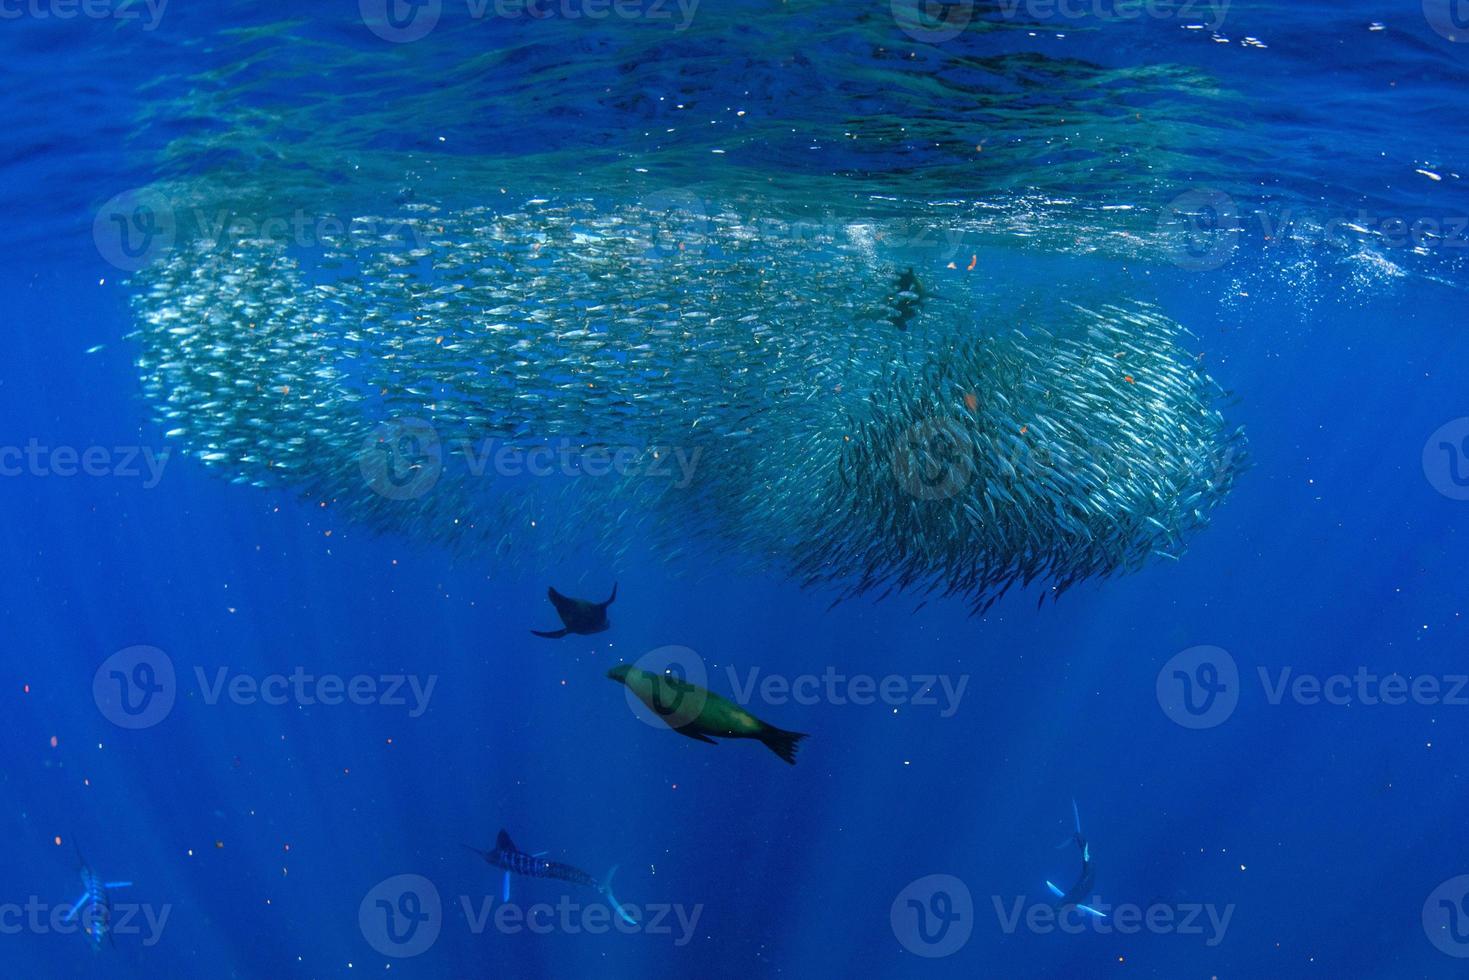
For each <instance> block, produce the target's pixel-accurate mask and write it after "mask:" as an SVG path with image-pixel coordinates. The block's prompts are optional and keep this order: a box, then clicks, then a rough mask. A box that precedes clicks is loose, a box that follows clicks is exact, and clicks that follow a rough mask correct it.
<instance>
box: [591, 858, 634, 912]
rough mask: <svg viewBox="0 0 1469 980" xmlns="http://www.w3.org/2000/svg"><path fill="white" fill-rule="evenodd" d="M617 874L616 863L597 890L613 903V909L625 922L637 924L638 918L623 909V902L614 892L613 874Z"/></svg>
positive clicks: (608, 870) (609, 869)
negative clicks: (618, 899)
mask: <svg viewBox="0 0 1469 980" xmlns="http://www.w3.org/2000/svg"><path fill="white" fill-rule="evenodd" d="M615 874H617V865H615V864H614V865H613V866H612V867H610V868H608V869H607V877H605V878H603V879H602V883H601V884H600V885H598V886H597V891H599V892H601V893H602V895H603V896H604V897H605V898H606V899H607V901H608V902H609V903H610V904H611V906H612V908H613V911H615V912H616V913H617V914H618V916H619V917H620V918H621V919H622V921H623V922H626V923H627V924H628V925H630V926H635V925H637V924H638V920H637V919H634V918H633V917H632V916H630V915H628V914H627V911H626V910H625V909H623V907H622V905H621V903H619V902H618V901H617V896H615V895H613V894H612V876H613V875H615Z"/></svg>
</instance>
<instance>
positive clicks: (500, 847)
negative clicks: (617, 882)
mask: <svg viewBox="0 0 1469 980" xmlns="http://www.w3.org/2000/svg"><path fill="white" fill-rule="evenodd" d="M463 846H464V847H465V848H466V849H468V850H471V851H473V852H474V853H476V854H478V855H479V856H480V857H482V858H484V859H485V861H486V862H487V863H488V864H490V865H492V866H493V867H496V868H499V869H500V870H501V871H503V872H505V877H504V881H503V884H502V886H501V893H500V897H501V901H505V902H508V901H510V876H511V875H512V874H517V875H524V876H525V877H527V878H553V879H555V880H556V881H569V882H571V883H572V884H573V885H586V886H587V887H588V888H595V889H596V890H597V891H598V892H600V893H601V894H602V896H603V897H604V898H606V899H607V901H608V902H609V903H610V904H611V905H612V908H613V910H614V911H616V912H617V914H618V915H620V916H621V917H622V920H623V921H624V922H626V923H628V924H629V925H637V920H636V919H634V918H633V917H632V916H630V915H628V914H627V913H626V912H625V911H623V909H622V906H621V905H619V904H618V902H617V899H616V898H615V897H613V895H612V876H613V875H615V874H616V873H617V865H615V864H614V865H613V866H612V868H611V870H609V871H608V872H607V877H606V878H603V879H602V880H601V881H598V880H597V879H596V878H593V877H592V876H591V875H589V874H587V873H586V872H585V871H583V870H582V869H581V868H577V867H573V866H571V865H569V864H562V863H561V862H560V861H548V860H546V859H545V857H543V855H544V854H545V853H546V852H545V851H539V852H537V853H535V854H528V853H526V852H525V851H522V850H521V849H520V848H518V847H516V846H515V842H514V841H512V840H511V839H510V835H509V834H507V833H505V831H504V830H501V831H500V835H499V836H498V837H496V838H495V849H494V850H493V851H481V850H480V849H479V848H477V847H470V846H469V845H468V844H465V845H463Z"/></svg>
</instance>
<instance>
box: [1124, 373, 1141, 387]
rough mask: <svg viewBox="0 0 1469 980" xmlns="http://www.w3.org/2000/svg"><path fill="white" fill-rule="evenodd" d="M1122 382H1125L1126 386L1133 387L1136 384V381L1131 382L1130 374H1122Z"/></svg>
mask: <svg viewBox="0 0 1469 980" xmlns="http://www.w3.org/2000/svg"><path fill="white" fill-rule="evenodd" d="M1122 380H1123V381H1126V382H1127V383H1128V384H1130V385H1135V384H1137V382H1136V381H1134V380H1133V379H1132V375H1130V374H1124V375H1123V376H1122Z"/></svg>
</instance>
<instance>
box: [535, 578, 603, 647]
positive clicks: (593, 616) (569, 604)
mask: <svg viewBox="0 0 1469 980" xmlns="http://www.w3.org/2000/svg"><path fill="white" fill-rule="evenodd" d="M546 597H547V598H549V599H550V600H551V605H553V606H555V607H556V615H558V616H560V617H561V622H562V623H563V624H564V626H563V627H562V628H561V629H559V630H555V631H552V632H542V631H541V630H531V632H532V633H534V634H535V635H536V636H544V637H545V638H546V639H548V640H559V639H561V638H562V637H563V636H565V635H566V634H567V633H578V634H582V635H586V634H590V633H600V632H602V631H603V630H605V629H607V628H608V627H609V626H611V625H612V624H611V623H610V622H608V621H607V607H608V606H610V605H612V600H613V599H616V598H617V584H616V583H613V585H612V594H611V595H610V596H608V597H607V601H606V602H588V601H587V600H585V599H573V598H571V597H570V596H564V595H562V594H561V593H560V592H557V591H556V590H555V589H547V590H546Z"/></svg>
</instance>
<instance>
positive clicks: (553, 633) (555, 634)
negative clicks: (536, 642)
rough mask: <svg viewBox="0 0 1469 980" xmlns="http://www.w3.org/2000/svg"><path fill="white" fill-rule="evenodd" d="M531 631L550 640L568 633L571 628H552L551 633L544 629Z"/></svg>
mask: <svg viewBox="0 0 1469 980" xmlns="http://www.w3.org/2000/svg"><path fill="white" fill-rule="evenodd" d="M531 632H532V633H534V634H535V635H536V636H544V637H545V638H546V639H548V640H559V639H561V638H562V637H563V636H565V635H566V634H567V633H570V632H571V630H568V629H559V630H552V631H551V632H549V633H547V632H544V631H542V630H531Z"/></svg>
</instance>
